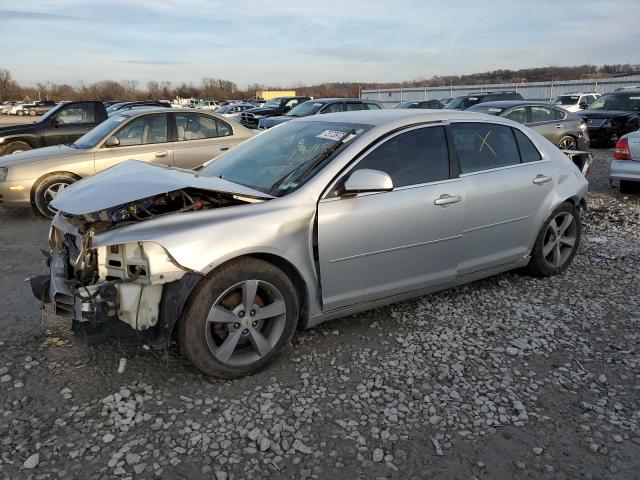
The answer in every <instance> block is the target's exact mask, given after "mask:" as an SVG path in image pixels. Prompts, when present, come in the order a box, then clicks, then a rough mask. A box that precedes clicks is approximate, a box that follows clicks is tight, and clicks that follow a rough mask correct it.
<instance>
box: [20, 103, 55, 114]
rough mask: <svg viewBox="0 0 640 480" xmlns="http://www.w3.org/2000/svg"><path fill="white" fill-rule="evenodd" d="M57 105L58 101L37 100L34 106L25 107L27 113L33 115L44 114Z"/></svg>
mask: <svg viewBox="0 0 640 480" xmlns="http://www.w3.org/2000/svg"><path fill="white" fill-rule="evenodd" d="M55 106H56V102H54V101H53V100H41V101H37V102H34V103H33V105H32V106H29V107H27V108H26V109H25V110H26V113H25V115H31V116H36V115H44V114H45V113H47V112H48V111H49V110H51V109H52V108H53V107H55Z"/></svg>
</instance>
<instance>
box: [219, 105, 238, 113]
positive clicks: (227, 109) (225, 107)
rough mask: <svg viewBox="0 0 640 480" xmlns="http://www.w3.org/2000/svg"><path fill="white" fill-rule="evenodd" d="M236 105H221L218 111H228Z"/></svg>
mask: <svg viewBox="0 0 640 480" xmlns="http://www.w3.org/2000/svg"><path fill="white" fill-rule="evenodd" d="M234 106H235V105H225V106H224V107H220V108H219V109H218V110H217V111H216V113H227V112H228V111H229V110H231V109H232V108H233V107H234Z"/></svg>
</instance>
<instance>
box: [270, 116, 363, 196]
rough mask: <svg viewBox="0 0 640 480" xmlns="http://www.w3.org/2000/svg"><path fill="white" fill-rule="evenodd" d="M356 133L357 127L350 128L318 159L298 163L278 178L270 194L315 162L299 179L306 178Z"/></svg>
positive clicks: (273, 193)
mask: <svg viewBox="0 0 640 480" xmlns="http://www.w3.org/2000/svg"><path fill="white" fill-rule="evenodd" d="M355 134H356V129H355V128H352V129H351V130H349V131H348V132H347V133H345V134H344V135H342V136H341V137H340V138H339V139H338V141H337V142H336V143H334V144H333V145H331V146H330V147H329V148H327V149H326V150H325V151H324V152H322V153H321V154H320V155H319V156H318V157H317V158H316V159H313V158H312V159H310V160H307V161H306V162H304V163H301V164H300V165H298V166H297V167H296V168H294V169H293V170H291V171H290V172H289V173H287V174H286V175H285V176H284V177H282V178H281V179H280V180H278V181H277V182H276V183H274V184H273V185H272V186H271V188H270V189H269V195H274V196H275V193H276V191H277V190H278V188H280V187H281V186H282V185H284V184H285V183H286V182H288V181H289V179H291V178H293V175H294V174H295V173H296V172H298V171H300V170H302V168H303V167H304V166H306V165H307V164H308V163H309V162H313V163H311V165H310V166H309V168H308V169H307V171H306V172H305V173H303V174H302V175H301V176H300V177H299V180H304V179H305V178H306V177H307V175H308V174H309V173H310V172H312V171H313V170H315V168H316V167H317V166H318V165H320V164H321V163H322V162H323V161H325V160H326V159H327V158H329V157H330V156H331V154H333V152H335V151H336V150H337V149H338V148H340V146H341V145H342V143H343V142H344V141H345V140H347V138H349V137H350V136H351V135H355Z"/></svg>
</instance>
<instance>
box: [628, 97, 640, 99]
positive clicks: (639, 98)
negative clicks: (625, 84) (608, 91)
mask: <svg viewBox="0 0 640 480" xmlns="http://www.w3.org/2000/svg"><path fill="white" fill-rule="evenodd" d="M629 100H640V97H629Z"/></svg>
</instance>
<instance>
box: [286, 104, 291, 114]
mask: <svg viewBox="0 0 640 480" xmlns="http://www.w3.org/2000/svg"><path fill="white" fill-rule="evenodd" d="M289 110H291V105H285V106H284V113H287V112H288V111H289Z"/></svg>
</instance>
